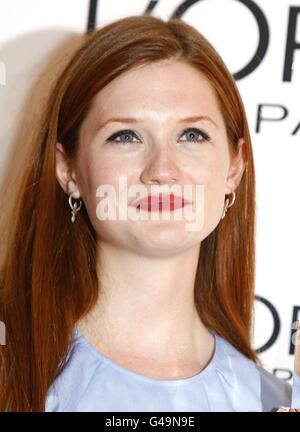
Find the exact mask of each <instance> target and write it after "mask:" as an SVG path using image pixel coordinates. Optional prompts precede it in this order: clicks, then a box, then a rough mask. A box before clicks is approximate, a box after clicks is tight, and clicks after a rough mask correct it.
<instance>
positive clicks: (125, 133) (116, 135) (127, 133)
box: [106, 129, 137, 144]
mask: <svg viewBox="0 0 300 432" xmlns="http://www.w3.org/2000/svg"><path fill="white" fill-rule="evenodd" d="M122 135H123V136H124V137H126V138H125V139H121V140H117V139H116V138H119V137H122ZM132 135H134V136H136V134H135V133H134V132H133V131H132V130H130V129H126V130H122V131H119V132H116V133H114V134H113V135H112V136H111V137H109V138H108V139H107V140H106V141H107V142H114V143H125V144H126V143H132V141H131V140H130V139H128V137H129V138H130V136H132ZM136 137H137V136H136Z"/></svg>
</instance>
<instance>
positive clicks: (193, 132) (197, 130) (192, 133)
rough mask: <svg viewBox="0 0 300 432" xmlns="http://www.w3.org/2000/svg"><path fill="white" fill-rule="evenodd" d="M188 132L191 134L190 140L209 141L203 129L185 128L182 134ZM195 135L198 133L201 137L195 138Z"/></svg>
mask: <svg viewBox="0 0 300 432" xmlns="http://www.w3.org/2000/svg"><path fill="white" fill-rule="evenodd" d="M185 134H190V136H192V138H191V142H204V141H210V137H209V136H208V135H207V134H206V133H205V132H203V131H201V130H200V129H197V128H187V129H185V130H184V131H183V135H185ZM197 135H200V136H201V137H202V138H201V139H197V138H195V136H196V137H197Z"/></svg>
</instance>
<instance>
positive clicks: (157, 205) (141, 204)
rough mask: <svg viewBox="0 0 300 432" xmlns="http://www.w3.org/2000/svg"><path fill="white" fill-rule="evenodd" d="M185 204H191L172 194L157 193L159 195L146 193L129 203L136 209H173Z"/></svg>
mask: <svg viewBox="0 0 300 432" xmlns="http://www.w3.org/2000/svg"><path fill="white" fill-rule="evenodd" d="M187 204H191V202H190V201H187V200H186V199H184V198H182V197H178V196H176V195H174V194H161V193H160V194H159V195H148V196H146V197H144V198H141V199H139V200H137V201H135V202H133V203H132V204H131V205H132V206H133V207H135V208H136V209H137V210H146V211H159V212H161V211H174V210H176V209H178V208H181V207H184V206H185V205H187Z"/></svg>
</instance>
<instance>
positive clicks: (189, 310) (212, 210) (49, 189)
mask: <svg viewBox="0 0 300 432" xmlns="http://www.w3.org/2000/svg"><path fill="white" fill-rule="evenodd" d="M121 178H123V179H124V178H125V179H126V182H127V183H126V188H125V187H123V186H124V185H123V186H121V189H120V187H119V186H120V182H119V180H120V179H121ZM104 185H109V186H110V187H111V188H112V190H113V191H116V197H117V198H119V197H120V196H121V192H124V191H127V189H128V188H130V187H133V189H134V187H135V186H140V187H143V189H142V191H144V192H142V193H143V194H142V197H143V198H144V200H143V201H142V202H141V201H140V202H138V201H137V199H138V198H139V195H137V196H136V197H134V196H132V195H131V196H129V195H126V196H125V204H124V201H123V205H122V206H123V207H122V206H121V205H120V206H118V205H117V209H118V210H120V208H121V207H122V208H123V210H124V209H125V210H126V209H127V210H129V209H131V215H132V211H133V210H134V212H135V215H136V216H137V215H138V216H139V217H141V216H142V214H143V215H144V216H145V215H149V214H151V216H153V215H154V214H155V215H156V216H160V217H161V216H162V215H163V214H165V215H166V214H169V215H170V216H171V215H173V216H175V213H178V212H179V210H183V209H184V208H185V209H187V208H189V209H190V211H191V210H196V213H194V214H196V215H198V214H199V212H200V210H201V214H202V218H201V223H200V225H199V226H198V229H194V230H188V229H187V226H186V223H187V219H188V218H187V214H186V213H185V214H184V216H182V217H181V218H179V219H178V220H175V219H171V218H169V219H168V220H167V219H165V220H162V219H161V218H160V219H155V218H154V217H153V218H152V219H151V218H148V219H147V220H146V219H141V218H140V219H137V218H136V219H134V218H133V217H126V218H123V219H122V218H120V217H117V218H113V217H112V213H111V214H110V217H108V218H106V219H105V218H104V217H103V215H104V213H105V211H104V209H103V208H102V209H101V208H100V210H99V204H100V203H101V201H103V200H105V199H106V198H107V197H104V194H103V195H102V192H103V190H102V189H101V186H104ZM197 185H200V186H201V187H202V189H200V192H201V193H196V192H195V189H196V190H197V192H198V189H197V188H196V186H197ZM155 186H156V188H157V189H156V192H155V191H154V192H153V190H154V189H153V187H155ZM166 186H167V187H170V186H179V187H181V188H182V189H184V187H185V186H192V193H191V194H190V195H189V196H187V195H185V194H187V192H186V190H187V189H184V193H183V195H182V197H180V196H179V198H178V194H177V195H176V197H177V198H176V197H175V198H174V195H173V198H174V199H175V203H176V205H178V206H179V207H178V208H177V209H176V208H174V207H172V208H171V207H170V208H169V209H167V208H166V207H164V208H163V211H162V208H160V206H161V204H160V200H161V201H163V206H165V205H166V204H168V205H169V204H170V200H171V197H172V194H170V193H165V194H164V195H161V196H160V198H159V193H160V192H163V191H165V190H166V189H165V187H166ZM122 188H123V189H122ZM150 195H152V196H154V197H153V201H150V202H148V201H147V200H148V199H150V198H149V196H150ZM122 196H123V197H124V194H123V195H122ZM99 197H100V199H99ZM178 199H179V201H178ZM202 199H203V201H201V200H202ZM113 202H114V201H113V200H112V198H110V201H109V200H108V201H107V203H108V204H112V203H113ZM118 202H119V201H118ZM199 202H200V206H199ZM201 204H202V205H201ZM170 205H173V206H174V203H171V204H170ZM9 228H10V231H9V236H8V243H7V249H6V256H5V260H4V262H3V266H2V272H1V278H2V279H1V283H2V288H3V289H2V295H1V319H2V321H3V322H5V325H6V333H7V341H8V342H7V346H5V347H2V369H1V372H2V374H1V380H0V382H1V398H0V400H1V410H7V411H31V410H32V411H44V410H45V411H148V410H150V411H161V410H162V411H270V410H274V409H276V408H278V407H279V406H280V405H290V400H291V388H290V385H289V384H287V383H285V382H284V381H281V380H280V379H278V378H276V377H275V376H273V375H272V374H270V373H269V372H267V371H265V370H264V369H263V368H262V367H261V366H260V365H259V364H258V363H259V362H258V359H257V355H256V353H255V351H254V349H253V348H252V346H251V343H250V340H251V334H252V314H253V300H254V259H255V256H254V250H255V244H254V232H255V177H254V165H253V156H252V149H251V142H250V136H249V130H248V125H247V120H246V117H245V112H244V108H243V104H242V101H241V98H240V96H239V92H238V90H237V87H236V85H235V83H234V80H233V78H232V77H231V75H230V73H229V71H228V70H227V68H226V66H225V65H224V63H223V61H222V60H221V58H220V57H219V56H218V54H217V53H216V51H215V50H214V48H213V47H212V46H211V45H210V44H209V43H208V41H207V40H206V39H205V38H204V37H203V36H201V34H199V32H198V31H197V30H196V29H194V28H193V27H192V26H190V25H188V24H186V23H184V22H183V21H181V20H177V19H172V20H170V21H169V22H164V21H162V20H161V19H159V18H155V17H151V16H147V15H142V16H134V17H127V18H124V19H121V20H118V21H116V22H114V23H111V24H109V25H106V26H105V27H103V28H100V29H99V30H97V31H95V32H93V33H90V34H88V35H87V36H86V38H85V40H84V42H83V43H82V45H81V47H80V48H79V49H78V50H77V51H76V52H75V54H74V55H73V56H72V58H71V60H70V61H69V62H68V64H67V65H66V67H65V69H64V70H63V72H62V73H61V75H60V76H59V77H58V79H57V82H56V85H55V86H54V88H53V91H52V93H51V95H50V97H49V100H48V103H47V108H46V110H45V113H44V117H43V120H42V121H41V122H40V124H38V133H37V135H36V140H35V142H34V143H33V145H32V150H31V158H30V161H29V163H28V164H27V165H26V166H24V170H23V177H22V181H21V183H20V187H19V190H18V195H17V197H16V202H15V207H14V213H13V215H12V216H11V218H10V223H9ZM16 270H17V271H16Z"/></svg>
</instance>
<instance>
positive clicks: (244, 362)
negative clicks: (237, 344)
mask: <svg viewBox="0 0 300 432" xmlns="http://www.w3.org/2000/svg"><path fill="white" fill-rule="evenodd" d="M210 331H211V333H212V334H213V335H214V337H215V351H214V355H213V358H212V360H211V361H210V363H209V364H208V366H207V367H206V368H205V369H203V370H202V371H201V372H199V373H198V374H196V375H193V376H191V377H189V378H184V379H171V380H158V379H153V378H150V377H146V376H143V375H140V374H138V373H135V372H133V371H130V370H128V369H126V368H124V367H122V366H120V365H118V364H117V363H115V362H114V361H112V360H110V359H109V358H107V357H105V356H104V355H102V354H101V353H100V352H99V351H98V350H96V348H94V347H93V346H92V345H91V344H90V342H89V341H88V340H87V339H86V338H85V337H84V335H83V334H82V333H81V332H80V330H79V329H78V328H75V331H74V338H73V341H72V345H71V348H70V350H69V352H68V356H67V361H66V364H65V366H64V369H63V370H62V372H61V373H60V375H58V377H57V378H56V379H55V380H54V382H53V383H52V385H51V386H50V388H49V389H48V393H47V397H46V407H45V411H104V412H113V411H153V412H156V411H195V412H199V411H272V410H274V409H275V408H278V407H279V406H291V400H292V388H291V385H290V384H289V383H287V382H286V381H283V380H281V379H280V378H278V377H275V376H274V375H273V374H271V373H270V372H268V371H266V370H265V369H263V368H262V367H260V366H258V365H256V364H255V363H254V362H253V361H252V360H249V359H248V358H247V357H246V356H244V355H243V354H241V353H240V352H239V351H238V350H237V349H235V348H234V347H233V346H232V345H231V344H230V343H229V342H227V341H226V340H225V339H224V338H222V337H221V336H219V335H218V334H217V333H215V332H214V331H212V330H210ZM298 390H299V387H298ZM293 396H294V397H295V398H296V397H299V396H300V395H298V396H297V395H296V393H295V394H294V395H293ZM299 400H300V399H298V401H299Z"/></svg>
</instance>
